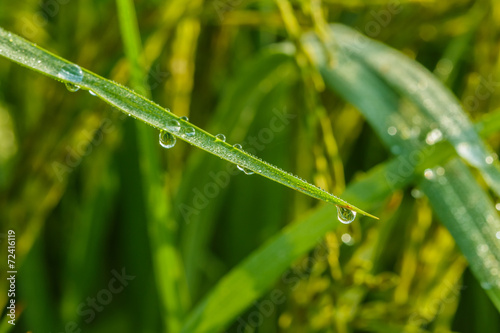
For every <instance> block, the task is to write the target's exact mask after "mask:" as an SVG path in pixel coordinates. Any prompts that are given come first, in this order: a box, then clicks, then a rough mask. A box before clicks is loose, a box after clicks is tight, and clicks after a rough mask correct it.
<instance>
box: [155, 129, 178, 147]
mask: <svg viewBox="0 0 500 333" xmlns="http://www.w3.org/2000/svg"><path fill="white" fill-rule="evenodd" d="M159 139H160V145H161V146H162V147H163V148H167V149H168V148H172V147H173V146H175V143H176V142H177V139H176V138H175V136H173V135H172V134H171V133H169V132H167V131H160V138H159Z"/></svg>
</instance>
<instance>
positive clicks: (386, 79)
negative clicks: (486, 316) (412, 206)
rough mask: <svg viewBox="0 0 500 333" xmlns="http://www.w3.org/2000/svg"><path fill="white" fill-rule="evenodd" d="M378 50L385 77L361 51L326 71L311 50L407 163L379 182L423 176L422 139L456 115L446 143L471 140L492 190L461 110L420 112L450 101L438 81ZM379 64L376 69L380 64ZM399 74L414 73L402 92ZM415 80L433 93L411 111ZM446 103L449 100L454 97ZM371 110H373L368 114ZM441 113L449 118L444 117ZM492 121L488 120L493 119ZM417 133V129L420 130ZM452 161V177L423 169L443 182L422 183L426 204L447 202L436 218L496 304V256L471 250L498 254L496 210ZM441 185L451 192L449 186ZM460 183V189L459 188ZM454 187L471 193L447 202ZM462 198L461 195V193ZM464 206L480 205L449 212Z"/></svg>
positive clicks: (492, 171) (344, 41) (429, 149)
mask: <svg viewBox="0 0 500 333" xmlns="http://www.w3.org/2000/svg"><path fill="white" fill-rule="evenodd" d="M333 31H336V32H337V33H338V34H340V35H342V34H347V35H348V36H349V38H347V37H346V36H344V37H340V38H339V39H338V41H339V43H340V45H339V47H340V48H348V46H347V45H348V44H349V43H350V41H351V40H353V39H356V38H361V40H364V41H365V42H364V43H362V45H363V46H364V47H366V48H369V46H371V45H372V42H370V41H367V40H365V37H362V36H357V35H353V34H357V33H354V32H352V31H350V30H349V31H348V32H346V31H347V30H346V28H343V27H338V28H335V29H333ZM308 42H309V43H310V44H309V45H310V46H311V47H313V48H314V50H316V51H317V52H321V51H318V50H319V48H318V45H317V44H315V43H316V42H315V39H314V38H313V37H311V38H310V39H309V40H308ZM377 47H378V49H377V51H378V53H377V54H378V59H385V61H387V60H388V59H392V64H391V68H392V69H393V70H391V71H390V72H391V74H387V73H386V71H385V70H384V68H385V67H382V68H380V67H378V69H377V70H376V69H375V68H374V65H373V64H372V63H371V61H370V60H368V58H370V57H371V55H370V56H368V55H367V53H366V52H364V53H363V52H359V50H358V51H357V52H358V53H356V56H354V57H352V58H349V57H347V58H341V60H340V61H341V65H340V66H336V67H335V68H330V67H328V66H327V65H325V62H324V60H323V59H325V58H324V56H323V57H322V56H321V53H319V54H318V53H316V55H317V58H316V59H317V61H318V63H319V64H320V68H321V72H322V74H323V76H324V77H325V81H326V82H327V84H328V85H330V86H331V87H333V88H334V89H335V90H337V91H338V92H339V93H340V94H341V95H343V96H344V98H346V99H347V100H349V101H351V102H352V103H353V104H355V105H356V106H357V107H358V108H359V109H360V110H361V111H362V112H363V113H364V114H365V116H366V117H367V119H368V120H369V121H370V123H371V124H372V126H373V128H375V129H376V131H377V133H378V135H379V136H380V137H381V138H382V140H383V141H384V142H385V143H386V144H387V145H388V147H389V148H390V149H391V151H393V152H395V153H396V154H398V155H401V156H400V158H401V159H402V160H403V161H406V164H407V167H406V168H405V169H402V170H403V171H402V170H398V171H397V172H395V173H391V174H386V179H387V181H388V182H389V183H390V185H391V186H395V185H396V184H397V183H399V182H401V181H403V179H404V178H405V177H407V175H408V174H412V173H414V172H417V171H419V174H417V176H418V177H420V178H421V177H423V176H424V174H423V171H424V170H422V169H414V167H415V166H416V165H417V164H418V163H417V162H418V161H419V160H421V159H422V158H424V156H425V157H427V156H429V155H430V154H432V153H433V152H434V151H435V149H436V146H435V144H434V143H431V144H428V142H426V139H427V138H428V135H429V133H430V132H431V131H432V130H433V128H436V127H435V126H438V127H437V128H438V129H441V130H442V131H443V133H447V131H450V130H451V129H450V128H449V126H451V125H450V123H449V121H446V120H445V119H448V118H450V119H451V118H454V117H455V116H456V117H458V118H457V119H455V120H454V121H457V123H455V125H453V126H457V127H458V128H459V129H455V130H454V132H453V135H454V137H453V140H452V139H451V137H450V141H452V143H454V144H455V149H458V150H459V149H460V148H458V147H457V146H458V145H459V144H462V143H463V142H470V143H467V144H468V145H470V146H469V147H472V146H474V147H475V148H474V151H475V152H477V154H478V156H476V157H477V158H480V159H481V161H483V162H481V163H478V164H475V165H474V163H473V165H474V166H475V167H477V168H479V169H480V170H481V172H482V175H483V176H484V177H485V180H487V181H488V184H489V185H490V186H491V188H492V190H494V187H495V186H496V180H495V179H496V178H497V176H498V172H497V168H496V167H495V166H493V167H491V165H493V163H491V164H488V163H486V162H485V161H486V156H490V154H487V153H486V148H485V144H484V143H483V142H482V141H481V140H480V139H479V135H478V134H477V132H476V131H475V130H474V127H473V126H472V124H471V123H470V121H469V120H467V118H466V116H465V115H464V114H462V113H461V111H460V109H456V108H452V109H449V108H448V109H446V108H444V106H443V109H442V111H441V114H442V115H443V116H442V118H440V119H436V118H435V117H436V115H435V114H433V113H432V112H433V110H428V109H425V108H426V107H428V106H429V105H438V104H439V103H442V102H443V101H448V102H450V103H451V101H450V99H452V97H450V96H451V95H450V93H449V92H447V90H446V88H445V87H442V86H441V84H440V83H439V82H437V81H436V82H435V79H430V78H429V77H430V74H422V72H423V70H422V68H421V67H420V66H419V65H418V64H413V63H411V62H409V61H407V60H405V61H395V60H394V57H396V56H395V55H394V54H395V51H394V50H391V49H389V48H387V47H382V46H380V45H378V44H377ZM384 50H385V52H384ZM365 51H366V50H365ZM350 52H351V53H352V52H354V51H353V50H350ZM351 53H347V54H351ZM369 54H371V53H369ZM343 56H344V57H345V56H346V53H344V54H343ZM397 57H398V59H399V57H403V56H402V55H398V56H397ZM379 61H382V60H379ZM399 64H404V65H401V68H400V67H399ZM378 65H379V66H380V64H378ZM385 66H388V63H385ZM412 66H413V67H415V68H412V69H409V67H412ZM403 71H413V72H414V76H411V75H410V76H408V77H405V80H407V82H406V83H405V85H404V87H406V89H402V88H398V89H397V90H396V89H394V88H393V85H394V84H395V83H394V82H393V80H396V78H395V76H396V75H395V74H393V72H394V73H395V72H398V73H401V72H403ZM422 75H424V76H425V80H430V81H431V82H432V87H433V89H424V91H423V92H421V95H422V96H424V97H425V100H426V102H425V105H423V104H424V103H423V101H422V99H421V98H420V97H419V98H416V99H415V100H414V101H415V102H416V103H419V102H421V105H420V104H419V105H418V106H419V107H418V108H417V107H415V106H414V105H412V104H410V103H409V102H408V101H412V100H413V97H412V96H413V95H412V93H411V92H410V91H409V90H408V89H407V88H408V86H414V87H415V86H417V85H418V84H419V82H420V80H422ZM361 78H362V79H361ZM350 81H356V82H358V83H357V84H356V85H350V86H346V84H345V83H346V82H350ZM361 81H362V83H361ZM434 85H435V86H434ZM453 103H456V102H455V101H454V99H453ZM453 105H454V104H453ZM375 109H376V110H377V112H374V110H375ZM424 110H425V111H426V112H425V111H424ZM450 110H452V111H450ZM447 111H448V112H449V113H447ZM375 115H376V116H375ZM381 115H383V116H381ZM457 115H459V116H457ZM416 117H418V119H419V123H418V129H419V133H414V134H412V128H414V126H415V123H414V122H415V119H416ZM491 117H492V118H494V116H491ZM436 121H437V122H436ZM443 122H444V123H443ZM391 128H392V129H391ZM420 131H423V133H421V132H420ZM461 134H463V136H461ZM449 136H451V134H449V133H448V134H447V135H445V138H448V137H449ZM460 155H463V154H460ZM469 162H470V161H469ZM492 162H493V161H492ZM450 163H452V162H450ZM454 163H455V164H453V163H452V164H450V166H449V168H451V169H450V173H451V174H452V175H454V176H456V178H454V177H446V178H441V177H440V174H446V172H448V171H447V170H448V167H445V166H439V165H438V166H437V168H440V170H439V171H436V170H437V169H435V168H434V169H426V170H425V175H426V177H427V178H432V177H437V178H440V179H443V182H444V183H443V184H440V185H441V187H439V186H438V185H435V186H432V185H426V186H423V190H424V192H425V193H426V195H428V196H429V198H431V199H433V198H437V197H438V196H445V197H448V198H449V200H450V201H449V202H444V201H443V200H440V201H439V202H440V206H439V207H440V211H441V214H442V215H441V216H440V217H441V220H442V222H443V224H444V225H445V226H447V227H448V229H449V230H450V232H451V233H452V235H454V236H456V237H457V238H456V241H457V244H458V245H459V246H460V249H461V250H462V253H463V254H464V256H465V257H466V258H467V259H468V261H469V263H474V265H472V266H471V268H472V270H473V272H474V273H475V276H476V278H477V279H478V280H479V281H480V282H481V283H482V284H483V285H484V286H490V289H488V290H487V292H488V295H489V296H490V298H491V299H492V301H493V302H494V303H495V305H496V306H497V307H498V297H499V296H498V295H499V290H498V289H497V288H496V287H492V286H495V285H496V284H493V285H492V281H499V275H498V274H500V270H499V269H498V267H499V265H500V262H499V259H498V258H497V257H495V256H488V257H486V256H483V257H480V256H479V255H478V254H477V248H478V247H481V246H483V247H487V248H488V249H490V248H491V249H494V250H493V252H494V253H498V250H497V249H496V247H497V245H496V244H497V243H498V242H497V239H495V235H496V232H497V231H498V230H499V226H498V215H497V214H496V213H495V210H494V207H493V204H492V203H491V201H489V200H487V199H486V198H487V195H486V194H485V193H484V191H483V190H482V189H480V187H479V186H477V184H475V183H474V182H473V181H472V180H470V179H469V181H466V184H461V183H460V182H461V179H462V178H461V177H462V176H463V177H465V179H467V177H468V174H466V172H465V171H464V169H463V166H460V162H454ZM435 172H438V174H435ZM427 183H428V182H426V184H427ZM473 184H475V185H473ZM448 186H450V187H449V188H448ZM462 186H467V189H464V188H462ZM438 187H439V189H438ZM457 190H460V193H463V192H467V194H468V195H470V196H469V197H460V196H459V197H458V198H455V199H452V198H451V197H450V195H451V194H450V193H451V192H453V191H457ZM445 193H446V194H445ZM463 195H465V193H464V194H463ZM471 201H472V202H476V201H481V208H480V209H478V210H474V212H475V213H473V212H471V213H470V214H472V215H461V216H459V215H456V211H457V209H458V210H460V211H463V210H470V209H472V207H471V206H469V205H470V202H471ZM431 202H433V205H434V204H435V206H434V207H435V208H436V209H437V207H438V203H436V202H437V201H433V200H431ZM460 205H462V206H461V207H462V208H460V207H459V206H460ZM466 207H467V208H466ZM476 221H483V224H479V225H478V224H476ZM457 229H458V230H457ZM474 233H476V236H474ZM480 235H481V236H480ZM481 244H482V245H481Z"/></svg>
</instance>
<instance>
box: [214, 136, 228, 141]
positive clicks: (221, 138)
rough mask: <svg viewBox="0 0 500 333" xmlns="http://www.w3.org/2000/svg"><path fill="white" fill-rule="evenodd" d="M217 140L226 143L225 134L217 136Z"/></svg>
mask: <svg viewBox="0 0 500 333" xmlns="http://www.w3.org/2000/svg"><path fill="white" fill-rule="evenodd" d="M215 139H216V140H219V141H222V142H226V136H225V135H224V134H217V135H216V136H215Z"/></svg>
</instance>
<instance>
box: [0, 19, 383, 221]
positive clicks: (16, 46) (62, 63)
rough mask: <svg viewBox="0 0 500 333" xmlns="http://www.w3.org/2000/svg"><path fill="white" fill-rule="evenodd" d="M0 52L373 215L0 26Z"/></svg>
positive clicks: (219, 152) (267, 173)
mask: <svg viewBox="0 0 500 333" xmlns="http://www.w3.org/2000/svg"><path fill="white" fill-rule="evenodd" d="M0 55H2V56H4V57H6V58H8V59H10V60H12V61H14V62H17V63H19V64H21V65H23V66H26V67H28V68H30V69H32V70H35V71H37V72H40V73H43V74H45V75H47V76H49V77H51V78H53V79H56V80H59V81H63V82H65V83H66V85H67V86H68V87H69V88H70V89H73V90H74V88H75V86H78V87H80V88H84V89H86V90H90V91H92V92H93V93H94V94H95V95H97V96H99V97H100V98H101V99H103V100H104V101H105V102H107V103H109V104H111V105H113V106H115V107H117V108H118V109H120V110H122V111H123V112H125V113H127V114H128V115H130V116H133V117H135V118H137V119H140V120H142V121H143V122H145V123H147V124H149V125H151V126H153V127H155V128H158V129H160V130H164V131H167V132H169V133H171V134H172V135H174V136H176V137H178V138H179V139H181V140H184V141H186V142H189V143H190V144H192V145H194V146H196V147H198V148H200V149H203V150H205V151H207V152H209V153H211V154H214V155H216V156H218V157H220V158H222V159H224V160H227V161H229V162H232V163H234V164H237V165H239V166H241V167H242V168H245V169H248V170H251V171H253V172H254V173H257V174H260V175H261V176H264V177H266V178H269V179H271V180H273V181H275V182H278V183H280V184H282V185H285V186H287V187H290V188H292V189H294V190H296V191H299V192H302V193H304V194H307V195H309V196H311V197H313V198H316V199H320V200H323V201H326V202H330V203H333V204H335V205H337V206H339V207H342V209H348V210H351V211H354V212H357V213H360V214H363V215H366V216H369V217H372V218H376V217H375V216H373V215H371V214H369V213H367V212H365V211H363V210H361V209H359V208H357V207H355V206H353V205H351V204H349V203H347V202H345V201H344V200H342V199H340V198H338V197H336V196H334V195H333V194H330V193H328V192H326V191H324V190H323V189H321V188H319V187H317V186H315V185H312V184H310V183H308V182H306V181H304V180H302V179H300V178H299V177H297V176H294V175H292V174H290V173H288V172H285V171H283V170H281V169H279V168H277V167H275V166H273V165H271V164H269V163H267V162H265V161H262V160H260V159H259V158H257V157H255V156H253V155H251V154H249V153H247V152H245V151H243V150H242V149H240V148H237V147H234V146H232V145H230V144H229V143H227V142H225V137H223V136H220V135H217V137H216V136H214V135H212V134H210V133H208V132H206V131H204V130H202V129H200V128H198V127H196V126H194V125H193V124H191V123H189V122H187V121H185V120H182V119H180V117H178V116H176V115H174V114H172V113H170V112H168V111H167V110H165V109H164V108H162V107H160V106H159V105H157V104H155V103H154V102H152V101H150V100H148V99H147V98H145V97H143V96H141V95H139V94H137V93H135V92H134V91H132V90H130V89H128V88H126V87H124V86H121V85H119V84H118V83H116V82H112V81H110V80H107V79H104V78H102V77H100V76H98V75H96V74H94V73H92V72H90V71H88V70H85V69H81V68H80V67H79V66H77V65H75V64H72V63H70V62H68V61H66V60H64V59H62V58H60V57H57V56H55V55H54V54H51V53H49V52H48V51H46V50H43V49H42V48H40V47H38V46H36V45H34V44H32V43H29V42H28V41H26V40H25V39H23V38H21V37H19V36H16V35H14V34H12V33H9V32H7V31H5V30H4V29H2V28H0Z"/></svg>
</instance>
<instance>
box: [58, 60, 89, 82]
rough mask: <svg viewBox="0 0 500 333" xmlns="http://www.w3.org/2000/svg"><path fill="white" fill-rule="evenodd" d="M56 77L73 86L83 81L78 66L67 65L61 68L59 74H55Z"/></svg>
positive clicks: (81, 72)
mask: <svg viewBox="0 0 500 333" xmlns="http://www.w3.org/2000/svg"><path fill="white" fill-rule="evenodd" d="M57 76H58V77H59V78H61V79H63V80H64V81H69V82H71V83H73V84H77V83H80V82H82V80H83V71H82V69H81V68H80V66H78V65H73V64H67V65H65V66H64V67H63V68H61V70H60V71H59V73H57Z"/></svg>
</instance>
